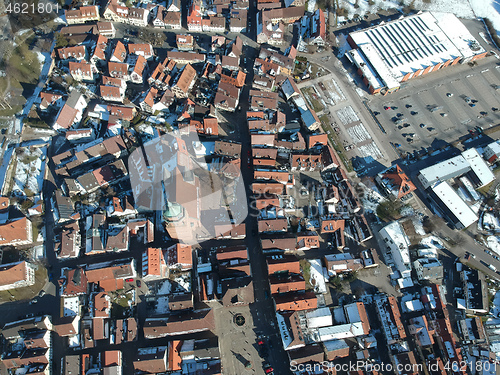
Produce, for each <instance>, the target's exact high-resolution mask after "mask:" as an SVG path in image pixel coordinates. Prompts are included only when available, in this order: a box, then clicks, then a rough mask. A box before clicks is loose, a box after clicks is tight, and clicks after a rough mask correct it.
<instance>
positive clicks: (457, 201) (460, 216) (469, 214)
mask: <svg viewBox="0 0 500 375" xmlns="http://www.w3.org/2000/svg"><path fill="white" fill-rule="evenodd" d="M432 191H434V193H435V194H436V196H437V197H438V198H439V199H440V200H441V201H442V202H443V204H444V205H445V206H446V207H447V208H448V209H449V210H450V211H451V213H452V214H453V215H454V216H455V217H456V219H457V220H458V221H459V222H460V223H461V224H462V225H463V227H464V228H467V227H468V226H470V225H472V223H475V222H476V221H477V220H478V217H477V216H476V214H475V213H474V212H473V211H472V210H471V209H470V208H469V206H467V204H466V203H465V202H464V201H463V200H462V199H461V198H460V197H459V196H458V194H457V193H456V192H455V190H453V188H452V187H451V186H450V185H449V184H448V183H447V182H446V181H443V182H438V183H436V184H435V185H434V186H432Z"/></svg>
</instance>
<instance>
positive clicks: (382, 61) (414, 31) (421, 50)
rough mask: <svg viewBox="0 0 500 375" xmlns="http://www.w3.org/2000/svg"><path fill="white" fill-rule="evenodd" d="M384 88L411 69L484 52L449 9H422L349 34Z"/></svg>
mask: <svg viewBox="0 0 500 375" xmlns="http://www.w3.org/2000/svg"><path fill="white" fill-rule="evenodd" d="M350 36H351V38H352V39H353V41H354V42H355V43H356V44H357V46H358V47H359V49H360V50H361V51H362V52H363V54H364V55H365V56H366V58H367V60H368V61H369V62H370V64H371V65H372V66H373V67H374V68H375V70H377V73H378V74H379V76H380V77H381V78H382V80H383V81H385V82H384V83H385V84H386V86H387V87H388V88H391V87H393V83H392V82H391V80H389V81H386V79H387V78H391V77H394V78H395V79H397V80H398V81H401V80H402V79H403V77H404V76H405V75H406V74H408V73H411V72H416V71H418V70H420V69H424V68H426V67H428V66H434V65H436V64H438V63H442V62H446V61H448V60H450V59H456V58H457V57H459V58H467V57H471V56H474V55H476V54H480V53H482V52H484V49H483V48H482V47H481V45H480V44H479V43H478V42H477V40H476V39H475V38H474V37H473V36H472V35H471V33H470V32H469V31H468V30H467V28H466V27H465V26H464V24H463V23H462V22H461V21H460V20H459V19H458V18H457V17H456V16H455V15H453V14H451V13H431V12H424V13H420V14H415V15H412V16H409V17H404V18H400V19H398V20H395V21H391V22H388V23H382V24H380V25H377V26H374V27H371V28H368V29H365V30H361V31H356V32H353V33H351V34H350Z"/></svg>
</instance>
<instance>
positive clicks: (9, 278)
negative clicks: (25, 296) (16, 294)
mask: <svg viewBox="0 0 500 375" xmlns="http://www.w3.org/2000/svg"><path fill="white" fill-rule="evenodd" d="M33 284H35V266H34V265H33V264H31V263H29V262H26V261H24V260H23V261H20V262H16V263H8V264H2V265H0V290H10V289H17V288H23V287H27V286H30V285H33Z"/></svg>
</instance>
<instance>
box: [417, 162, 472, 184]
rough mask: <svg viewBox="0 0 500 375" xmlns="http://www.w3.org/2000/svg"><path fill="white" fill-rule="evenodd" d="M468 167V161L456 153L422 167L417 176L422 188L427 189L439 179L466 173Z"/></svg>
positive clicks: (442, 179)
mask: <svg viewBox="0 0 500 375" xmlns="http://www.w3.org/2000/svg"><path fill="white" fill-rule="evenodd" d="M470 169H471V166H470V164H469V162H468V161H467V160H465V158H464V157H463V156H462V155H458V156H455V157H453V158H451V159H447V160H444V161H442V162H440V163H437V164H434V165H431V166H430V167H427V168H424V169H422V170H421V171H420V173H419V175H418V178H419V180H420V182H421V183H422V185H423V186H424V188H425V189H427V188H428V187H429V186H431V185H432V184H434V183H435V182H437V181H439V180H441V181H445V180H448V179H450V178H454V177H457V176H460V175H462V174H464V173H467V172H468V171H469V170H470Z"/></svg>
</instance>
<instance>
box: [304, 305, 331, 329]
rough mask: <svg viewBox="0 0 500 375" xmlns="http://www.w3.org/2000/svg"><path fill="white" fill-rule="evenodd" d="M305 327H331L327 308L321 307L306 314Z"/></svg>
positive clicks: (329, 313) (329, 312)
mask: <svg viewBox="0 0 500 375" xmlns="http://www.w3.org/2000/svg"><path fill="white" fill-rule="evenodd" d="M306 318H307V327H309V328H318V327H326V326H331V325H332V324H333V317H332V313H331V311H330V309H329V308H328V307H322V308H319V309H316V310H312V311H308V312H306Z"/></svg>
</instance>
